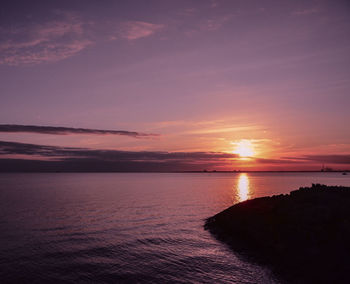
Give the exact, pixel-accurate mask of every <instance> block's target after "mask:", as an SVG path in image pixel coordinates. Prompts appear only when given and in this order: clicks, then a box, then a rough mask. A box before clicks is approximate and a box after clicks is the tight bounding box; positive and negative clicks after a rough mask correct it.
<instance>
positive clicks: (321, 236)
mask: <svg viewBox="0 0 350 284" xmlns="http://www.w3.org/2000/svg"><path fill="white" fill-rule="evenodd" d="M205 228H206V229H208V230H210V232H211V233H213V234H214V235H215V236H216V237H217V238H218V239H220V240H222V241H224V242H226V243H228V244H229V245H230V246H231V247H232V248H233V249H234V250H235V251H237V252H239V253H241V254H244V255H246V256H248V257H250V258H251V259H254V260H255V261H258V262H261V263H265V264H267V265H269V266H271V267H272V268H273V270H274V271H275V272H276V273H277V274H278V275H279V276H280V277H281V278H282V279H283V280H285V281H287V282H288V283H350V277H349V273H350V260H349V257H350V188H349V187H340V186H326V185H320V184H313V185H312V187H310V188H300V189H299V190H295V191H292V192H290V194H289V195H277V196H276V195H275V196H272V197H262V198H256V199H252V200H247V201H244V202H241V203H238V204H236V205H233V206H231V207H230V208H228V209H226V210H224V211H222V212H221V213H219V214H217V215H215V216H213V217H211V218H208V219H207V220H206V223H205Z"/></svg>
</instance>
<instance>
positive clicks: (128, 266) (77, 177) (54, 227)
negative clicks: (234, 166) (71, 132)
mask: <svg viewBox="0 0 350 284" xmlns="http://www.w3.org/2000/svg"><path fill="white" fill-rule="evenodd" d="M312 183H321V184H327V185H346V186H350V175H342V174H341V173H336V172H329V173H327V172H323V173H322V172H320V173H1V174H0V282H1V283H280V280H279V279H278V276H276V275H274V274H273V272H271V271H270V270H269V268H268V267H264V266H261V265H260V264H257V263H254V262H252V260H250V259H247V258H246V257H245V256H244V255H240V254H238V253H236V252H235V251H232V250H231V249H230V247H228V246H227V245H226V244H224V243H222V242H220V241H219V240H217V239H216V238H215V237H214V236H213V235H211V234H210V232H208V231H206V230H204V228H203V225H204V222H205V219H206V218H208V217H210V216H212V215H214V214H216V213H219V212H220V211H222V210H224V209H226V208H227V207H229V206H231V205H233V204H236V203H238V202H241V201H244V200H247V199H251V198H255V197H260V196H267V195H274V194H286V193H289V192H290V191H292V190H296V189H298V188H299V187H300V186H311V184H312Z"/></svg>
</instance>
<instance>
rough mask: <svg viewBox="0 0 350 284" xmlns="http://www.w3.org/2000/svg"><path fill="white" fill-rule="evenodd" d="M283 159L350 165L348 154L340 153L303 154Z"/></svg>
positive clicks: (349, 155)
mask: <svg viewBox="0 0 350 284" xmlns="http://www.w3.org/2000/svg"><path fill="white" fill-rule="evenodd" d="M285 159H289V160H296V161H313V162H318V163H328V164H349V165H350V154H348V155H347V154H342V155H303V156H301V157H285Z"/></svg>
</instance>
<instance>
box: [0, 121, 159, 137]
mask: <svg viewBox="0 0 350 284" xmlns="http://www.w3.org/2000/svg"><path fill="white" fill-rule="evenodd" d="M0 132H9V133H10V132H12V133H13V132H27V133H38V134H53V135H67V134H95V135H124V136H131V137H135V138H143V137H152V136H158V134H152V133H141V132H135V131H125V130H100V129H87V128H72V127H58V126H37V125H18V124H0Z"/></svg>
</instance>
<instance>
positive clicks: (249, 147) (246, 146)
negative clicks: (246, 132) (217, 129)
mask: <svg viewBox="0 0 350 284" xmlns="http://www.w3.org/2000/svg"><path fill="white" fill-rule="evenodd" d="M233 144H235V145H236V149H235V150H234V151H233V153H234V154H238V155H239V156H240V157H241V158H249V157H253V156H254V154H255V152H254V146H253V144H252V142H251V141H249V140H245V139H243V140H241V141H239V142H237V143H233Z"/></svg>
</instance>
